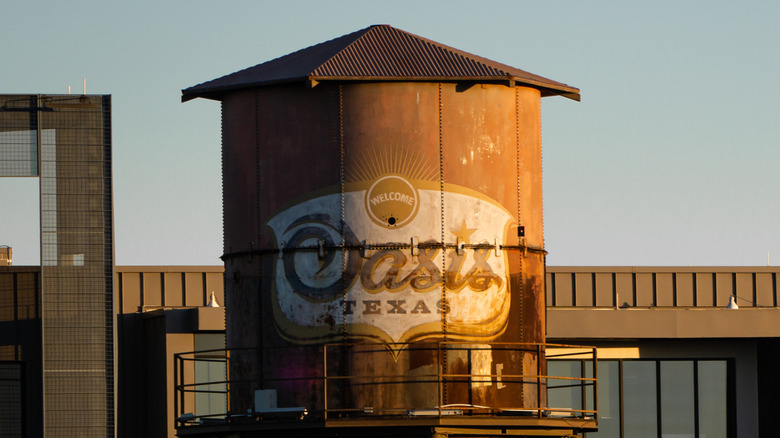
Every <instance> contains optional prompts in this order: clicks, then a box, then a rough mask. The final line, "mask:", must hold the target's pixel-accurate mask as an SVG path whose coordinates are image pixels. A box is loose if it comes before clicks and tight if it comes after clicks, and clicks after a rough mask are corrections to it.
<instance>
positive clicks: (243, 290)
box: [183, 26, 579, 415]
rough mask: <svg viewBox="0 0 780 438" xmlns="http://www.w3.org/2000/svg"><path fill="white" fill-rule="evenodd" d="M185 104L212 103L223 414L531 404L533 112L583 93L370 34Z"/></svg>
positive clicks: (285, 61)
mask: <svg viewBox="0 0 780 438" xmlns="http://www.w3.org/2000/svg"><path fill="white" fill-rule="evenodd" d="M312 66H314V68H312ZM183 94H184V98H183V99H184V100H189V99H191V98H195V97H206V98H213V99H217V100H220V101H221V102H222V136H223V139H222V141H223V159H222V161H223V190H224V195H223V196H224V244H225V254H224V256H223V259H224V260H225V278H226V285H225V296H226V298H225V299H226V307H227V344H228V345H227V346H228V348H229V349H231V366H230V371H229V372H230V380H231V381H242V382H245V383H243V384H241V385H234V387H232V388H231V410H233V411H235V412H241V411H243V410H246V409H252V406H253V405H252V404H253V402H254V398H253V397H254V391H255V390H258V389H275V390H276V391H277V396H278V401H277V403H278V404H279V406H303V407H306V408H307V409H308V410H309V411H310V412H322V413H323V415H336V414H338V415H350V414H354V413H358V414H360V413H375V412H381V413H388V414H392V413H404V412H407V413H408V412H412V411H415V410H424V409H442V408H443V407H447V406H461V407H463V406H465V407H475V406H481V407H490V408H491V409H493V410H494V411H496V412H497V411H500V410H502V409H507V410H508V409H523V408H528V407H535V406H538V405H539V403H540V401H541V400H540V399H541V398H543V397H544V395H543V390H542V388H541V385H540V383H539V381H537V380H534V379H533V378H532V377H533V376H535V375H539V374H541V373H542V372H543V370H544V357H543V351H542V350H541V349H540V347H537V346H535V345H536V344H540V343H543V342H544V336H545V288H544V266H545V264H544V250H543V248H544V238H543V229H542V167H541V165H542V163H541V126H540V99H541V97H543V96H548V95H565V96H568V97H573V98H578V96H579V95H578V90H577V89H576V88H573V87H569V86H566V85H564V84H560V83H557V82H554V81H550V80H548V79H545V78H541V77H539V76H535V75H532V74H530V73H527V72H524V71H522V70H518V69H514V68H511V67H508V66H504V65H502V64H498V63H495V62H492V61H488V60H485V59H483V58H479V57H475V56H473V55H470V54H467V53H465V52H461V51H458V50H456V49H452V48H449V47H447V46H443V45H440V44H438V43H434V42H432V41H429V40H425V39H423V38H420V37H417V36H415V35H412V34H408V33H406V32H403V31H399V30H398V29H394V28H392V27H389V26H372V27H369V28H367V29H363V30H361V31H358V32H355V33H353V34H349V35H345V36H344V37H341V38H338V39H335V40H332V41H328V42H325V43H322V44H320V45H317V46H313V47H310V48H308V49H304V50H302V51H300V52H296V53H294V54H291V55H288V56H286V57H282V58H279V59H277V60H273V61H269V62H268V63H265V64H260V65H258V66H256V67H253V68H250V69H247V70H243V71H241V72H237V73H234V74H232V75H228V76H226V77H223V78H220V79H216V80H214V81H210V82H207V83H204V84H201V85H198V86H195V87H192V88H190V89H187V90H184V91H183ZM521 344H525V345H521ZM529 376H530V377H529Z"/></svg>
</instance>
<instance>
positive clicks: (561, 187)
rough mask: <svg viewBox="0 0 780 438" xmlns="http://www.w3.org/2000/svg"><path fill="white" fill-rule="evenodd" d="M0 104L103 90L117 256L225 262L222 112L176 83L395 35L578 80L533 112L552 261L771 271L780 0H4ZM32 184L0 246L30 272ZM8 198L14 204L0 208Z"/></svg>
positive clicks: (24, 188) (776, 242)
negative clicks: (578, 96) (17, 97)
mask: <svg viewBox="0 0 780 438" xmlns="http://www.w3.org/2000/svg"><path fill="white" fill-rule="evenodd" d="M0 14H1V15H2V16H3V25H2V26H0V38H2V41H3V42H4V43H3V44H2V45H0V59H2V60H3V61H2V68H1V69H0V93H66V92H67V87H68V85H70V86H71V88H72V91H73V92H74V93H79V92H81V88H82V78H85V77H86V82H87V92H88V93H96V94H97V93H99V94H111V95H112V96H113V97H112V101H113V129H114V131H113V141H114V145H113V146H114V156H113V158H114V208H115V212H114V217H115V239H116V248H115V249H116V251H115V252H116V262H117V264H123V265H125V264H146V265H159V264H201V265H211V264H219V263H220V260H219V258H218V257H219V255H220V254H221V253H222V244H221V242H222V222H221V217H222V213H221V208H222V207H221V205H222V204H221V186H220V185H221V173H220V172H221V171H220V152H219V150H220V114H219V103H217V102H214V101H208V100H203V99H198V100H195V101H191V102H188V103H186V104H182V103H181V102H180V96H181V94H180V90H181V89H182V88H187V87H189V86H192V85H195V84H198V83H200V82H204V81H206V80H209V79H213V78H216V77H219V76H222V75H224V74H227V73H231V72H234V71H236V70H239V69H242V68H245V67H248V66H251V65H255V64H259V63H261V62H264V61H267V60H270V59H273V58H276V57H278V56H281V55H284V54H287V53H290V52H292V51H295V50H298V49H300V48H303V47H307V46H310V45H312V44H316V43H319V42H322V41H325V40H328V39H332V38H335V37H338V36H341V35H344V34H346V33H349V32H352V31H354V30H357V29H361V28H364V27H366V26H369V25H371V24H380V23H381V24H390V25H393V26H395V27H398V28H400V29H403V30H406V31H409V32H412V33H414V34H417V35H420V36H424V37H426V38H429V39H432V40H435V41H438V42H440V43H443V44H447V45H450V46H454V47H457V48H459V49H462V50H466V51H469V52H472V53H475V54H477V55H480V56H483V57H486V58H489V59H493V60H495V61H499V62H502V63H505V64H509V65H512V66H514V67H518V68H521V69H524V70H527V71H530V72H533V73H536V74H539V75H542V76H545V77H548V78H550V79H554V80H557V81H559V82H564V83H566V84H569V85H573V86H576V87H578V88H580V89H581V91H582V102H580V103H577V102H573V101H571V100H568V99H564V98H560V97H556V98H546V99H544V100H543V104H542V126H543V140H542V142H543V148H544V202H545V204H544V213H545V240H546V247H547V250H548V251H549V256H548V264H550V265H656V266H658V265H672V266H678V265H681V266H687V265H765V264H766V263H767V252H768V253H769V257H768V258H769V262H770V263H771V264H772V265H777V264H780V231H778V219H777V218H778V217H780V202H778V196H777V195H776V194H775V192H776V191H778V189H780V171H778V168H779V167H780V165H779V164H778V163H780V148H778V145H780V123H777V121H776V119H777V118H778V116H779V115H780V89H778V87H776V86H775V84H774V82H775V81H777V78H779V77H780V60H779V59H778V56H777V43H778V41H780V26H777V24H776V19H777V17H779V16H780V2H774V1H754V2H748V3H741V4H737V3H736V2H730V1H707V2H705V1H684V2H680V1H653V2H633V1H600V0H594V1H589V2H575V1H549V2H539V1H533V2H532V1H495V2H489V3H487V4H484V5H481V6H480V5H478V4H477V3H476V2H474V1H457V0H455V1H453V0H449V1H393V2H371V1H338V0H336V1H329V2H323V1H287V2H271V1H220V2H217V1H214V2H207V1H197V0H194V1H192V0H191V1H166V2H151V1H137V2H119V1H69V2H58V1H40V2H15V1H2V0H0ZM36 198H37V182H36V181H35V180H30V179H3V180H0V205H2V206H4V207H2V213H0V244H7V245H11V246H13V247H14V262H15V264H37V263H38V252H39V250H38V241H37V222H36V221H37V200H36ZM9 206H13V208H10V207H9Z"/></svg>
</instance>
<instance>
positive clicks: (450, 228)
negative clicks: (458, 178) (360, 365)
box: [268, 157, 512, 343]
mask: <svg viewBox="0 0 780 438" xmlns="http://www.w3.org/2000/svg"><path fill="white" fill-rule="evenodd" d="M406 158H408V157H406ZM375 161H379V162H382V163H387V162H390V163H391V164H392V163H396V165H394V166H388V165H386V164H385V165H384V166H383V165H379V164H374V165H365V164H364V165H363V166H360V167H359V170H358V171H356V172H352V173H351V174H350V173H348V174H347V176H348V177H351V179H352V181H349V180H348V182H347V183H345V185H344V190H343V193H342V192H341V191H340V190H339V191H338V192H336V193H327V192H326V193H322V194H319V195H318V196H312V197H310V198H309V199H305V200H302V201H301V202H299V203H298V204H296V205H294V206H292V207H289V208H286V209H285V210H283V211H281V212H279V213H278V214H276V215H275V216H274V217H273V218H272V219H271V220H270V221H268V226H269V227H270V228H271V229H272V230H273V233H274V236H275V238H276V241H277V243H279V245H280V246H282V247H283V248H284V251H280V253H279V257H275V267H274V274H275V275H274V277H275V278H274V282H273V290H272V294H273V295H272V303H273V308H274V309H273V310H274V318H275V322H276V325H277V327H278V328H279V330H280V333H281V334H282V335H283V336H284V337H285V338H288V339H290V340H292V341H296V342H319V341H327V340H336V339H339V338H341V337H343V336H345V335H346V336H349V337H351V338H367V339H373V340H376V341H381V342H385V343H395V342H409V341H414V340H420V339H426V338H436V337H441V336H442V335H443V333H445V327H446V333H447V336H448V338H450V339H452V338H457V339H464V340H470V339H474V340H485V339H490V338H493V337H495V336H497V335H498V334H500V333H501V332H502V331H503V329H504V327H505V326H506V321H507V315H508V314H509V307H510V294H509V284H508V265H507V260H506V256H505V251H501V250H499V251H497V250H496V249H495V245H498V244H501V243H502V242H504V241H505V237H506V233H507V230H508V229H509V226H510V225H511V223H512V216H511V215H510V214H509V213H508V212H507V211H506V209H504V208H503V207H502V206H501V205H499V204H498V203H497V202H495V201H493V200H491V199H489V198H487V197H486V196H484V195H482V194H479V193H477V192H475V191H473V190H470V189H468V188H465V187H460V186H454V185H449V184H441V183H440V182H439V181H438V180H437V176H438V175H437V174H436V173H435V172H432V171H430V170H427V171H426V170H425V167H424V166H422V167H420V166H418V167H415V168H409V167H408V166H404V165H401V164H398V163H399V162H400V160H394V159H392V157H391V158H390V159H387V160H375ZM388 167H389V169H388ZM442 204H443V205H444V208H443V209H442ZM442 243H444V244H445V245H444V246H445V247H443V245H442ZM342 248H343V249H344V250H342Z"/></svg>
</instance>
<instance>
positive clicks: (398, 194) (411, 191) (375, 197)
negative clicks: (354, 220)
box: [366, 175, 419, 228]
mask: <svg viewBox="0 0 780 438" xmlns="http://www.w3.org/2000/svg"><path fill="white" fill-rule="evenodd" d="M418 207H419V197H418V195H417V190H416V189H415V188H414V187H413V186H412V185H411V184H410V183H409V181H407V180H405V179H403V178H401V177H400V176H395V175H390V176H384V177H382V178H379V179H378V180H376V181H374V184H372V185H371V187H370V188H369V189H368V191H366V211H368V215H369V217H371V220H372V221H374V222H375V223H376V224H378V225H381V226H383V227H386V228H398V227H402V226H404V225H406V224H407V223H409V221H411V220H412V219H413V218H414V216H415V215H416V214H417V209H418Z"/></svg>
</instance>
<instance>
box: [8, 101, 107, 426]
mask: <svg viewBox="0 0 780 438" xmlns="http://www.w3.org/2000/svg"><path fill="white" fill-rule="evenodd" d="M0 176H38V177H39V178H40V209H41V211H40V219H41V220H40V227H41V317H42V337H43V339H42V345H43V346H42V355H43V428H44V434H45V435H46V436H47V437H48V436H51V437H66V436H74V437H75V436H78V437H113V436H114V337H115V336H114V333H115V328H114V311H113V306H114V301H113V271H114V262H113V260H114V249H113V212H112V202H113V201H112V187H111V98H110V96H94V95H89V96H77V95H3V96H0Z"/></svg>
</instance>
